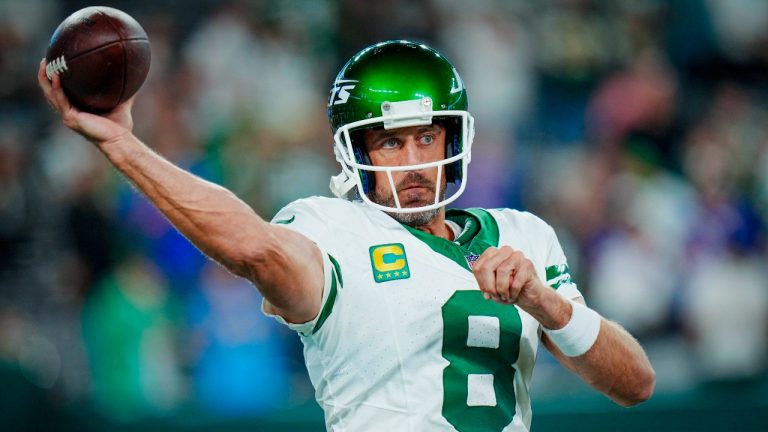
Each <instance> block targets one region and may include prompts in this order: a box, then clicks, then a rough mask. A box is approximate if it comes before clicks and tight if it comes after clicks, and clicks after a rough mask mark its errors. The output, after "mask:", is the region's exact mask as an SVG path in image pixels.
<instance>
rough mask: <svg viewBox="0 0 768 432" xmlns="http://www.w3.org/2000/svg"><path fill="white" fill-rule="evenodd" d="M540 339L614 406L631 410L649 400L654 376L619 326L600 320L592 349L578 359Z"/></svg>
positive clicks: (634, 345) (645, 360)
mask: <svg viewBox="0 0 768 432" xmlns="http://www.w3.org/2000/svg"><path fill="white" fill-rule="evenodd" d="M543 338H544V343H545V345H546V346H547V348H549V350H550V351H551V352H552V353H553V354H554V355H555V356H556V357H558V359H560V361H561V362H562V363H563V364H564V365H565V366H566V367H567V368H569V369H570V370H572V371H573V372H575V373H576V374H578V375H579V376H580V377H582V379H584V381H586V382H587V383H588V384H590V385H591V386H592V387H594V388H595V389H596V390H598V391H600V392H602V393H604V394H605V395H606V396H608V397H610V398H611V399H612V400H614V401H615V402H616V403H618V404H620V405H622V406H632V405H636V404H638V403H641V402H643V401H645V400H647V399H648V398H650V397H651V394H652V393H653V388H654V385H655V382H656V376H655V372H654V371H653V368H652V367H651V364H650V362H649V361H648V358H647V357H646V355H645V352H644V351H643V349H642V347H641V346H640V344H639V343H638V342H637V340H635V338H633V337H632V336H631V335H630V334H629V333H628V332H627V331H626V330H624V329H623V328H622V327H621V326H620V325H618V324H616V323H614V322H611V321H608V320H605V319H602V321H601V324H600V333H599V334H598V337H597V339H596V340H595V343H594V345H592V347H591V348H589V350H588V351H587V352H586V353H584V354H583V355H580V356H577V357H566V356H565V355H563V354H562V352H560V350H559V349H558V348H557V347H556V346H555V345H554V344H553V343H552V341H551V340H549V338H548V337H547V336H546V334H544V335H543Z"/></svg>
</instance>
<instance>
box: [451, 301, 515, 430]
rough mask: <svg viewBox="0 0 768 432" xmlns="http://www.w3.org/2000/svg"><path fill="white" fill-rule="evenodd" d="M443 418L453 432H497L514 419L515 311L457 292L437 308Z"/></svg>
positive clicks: (513, 308)
mask: <svg viewBox="0 0 768 432" xmlns="http://www.w3.org/2000/svg"><path fill="white" fill-rule="evenodd" d="M442 314H443V357H444V358H445V359H446V360H448V363H449V364H448V366H446V368H445V369H444V370H443V417H445V419H446V420H448V422H449V423H450V424H452V425H453V426H454V427H455V428H456V429H457V430H458V431H462V432H463V431H473V430H480V429H482V430H493V431H501V430H502V429H504V428H505V427H506V426H508V425H509V424H510V423H512V419H513V417H514V415H515V405H516V400H515V388H514V377H515V372H516V371H515V368H514V367H512V365H513V364H514V363H515V362H516V361H517V357H518V355H519V352H520V334H521V331H522V322H521V321H520V315H519V313H518V312H517V308H515V307H512V306H505V305H501V304H498V303H495V302H492V301H488V300H485V299H484V298H483V295H482V293H481V292H480V291H456V292H455V293H454V294H453V295H452V296H451V298H450V299H448V301H447V302H446V303H445V304H444V305H443V307H442Z"/></svg>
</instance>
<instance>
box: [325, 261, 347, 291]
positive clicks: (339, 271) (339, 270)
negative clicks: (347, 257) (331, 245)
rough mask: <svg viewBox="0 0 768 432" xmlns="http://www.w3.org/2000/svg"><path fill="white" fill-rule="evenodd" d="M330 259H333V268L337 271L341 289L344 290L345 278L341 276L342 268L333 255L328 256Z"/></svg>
mask: <svg viewBox="0 0 768 432" xmlns="http://www.w3.org/2000/svg"><path fill="white" fill-rule="evenodd" d="M328 258H330V259H331V264H333V267H334V268H335V269H336V275H337V276H338V277H339V288H344V278H343V277H342V276H341V267H339V262H338V261H336V258H334V257H333V255H331V254H328Z"/></svg>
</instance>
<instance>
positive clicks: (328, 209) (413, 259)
mask: <svg viewBox="0 0 768 432" xmlns="http://www.w3.org/2000/svg"><path fill="white" fill-rule="evenodd" d="M38 80H39V83H40V86H41V88H42V90H43V93H44V94H45V96H46V98H47V100H48V101H49V103H50V104H51V105H52V106H53V107H54V108H55V109H56V110H57V111H59V113H60V115H61V117H62V120H63V122H64V124H65V125H67V126H68V127H69V128H71V129H73V130H74V131H76V132H78V133H80V134H81V135H83V136H84V137H85V138H87V139H88V140H89V141H91V142H92V143H93V144H94V145H96V146H97V148H98V149H99V150H101V151H102V152H103V153H104V155H105V156H106V157H107V158H108V159H109V161H110V162H111V163H112V164H114V166H115V167H116V168H117V169H118V170H120V171H121V172H122V173H123V174H124V175H125V176H126V177H128V179H129V180H130V181H131V182H133V183H134V184H135V185H136V186H137V187H138V188H139V189H140V190H141V191H142V192H143V193H144V194H145V195H146V196H147V198H148V199H150V200H151V201H152V202H153V203H154V205H155V206H157V208H158V209H159V210H160V211H162V212H163V213H164V214H165V215H166V217H167V218H168V219H169V220H170V221H171V222H172V223H173V224H174V225H175V226H176V228H177V229H178V230H179V231H180V232H182V233H183V234H184V235H186V236H187V238H189V239H190V240H191V241H192V242H193V243H194V244H195V245H197V247H199V248H200V249H201V250H202V251H203V252H204V253H206V254H207V255H209V256H210V257H212V258H213V259H215V260H217V261H218V262H219V263H221V264H222V265H224V266H225V267H226V268H228V269H229V270H230V271H231V272H232V273H234V274H236V275H239V276H241V277H244V278H247V279H249V280H250V281H252V282H253V283H254V285H255V286H256V287H258V289H259V290H260V291H261V292H262V294H263V296H264V304H263V305H262V308H263V311H264V313H266V314H268V315H271V316H274V317H275V318H276V319H277V320H279V321H281V322H283V323H285V324H286V325H287V326H289V327H290V328H292V329H294V330H295V331H296V332H297V333H298V334H299V336H300V337H301V340H302V341H303V343H304V354H305V360H306V365H307V369H308V371H309V375H310V378H311V380H312V383H313V385H314V386H315V389H316V397H317V400H318V403H319V404H320V405H321V407H322V408H323V410H324V412H325V422H326V427H327V429H328V430H332V431H451V430H455V431H528V430H530V426H531V402H530V395H529V386H530V382H531V376H532V373H533V365H534V362H535V357H536V351H537V349H538V347H539V344H541V345H543V346H544V347H545V348H546V349H548V350H549V351H550V352H551V353H552V354H553V355H554V356H555V357H556V358H557V359H558V360H559V361H560V362H561V363H562V364H563V365H564V366H565V367H567V368H568V369H570V370H571V371H573V372H574V373H576V374H578V375H579V376H580V377H581V378H582V379H584V380H585V381H586V382H587V383H589V384H590V385H591V386H592V387H594V388H595V389H597V390H598V391H600V392H602V393H604V394H605V395H607V396H608V397H609V398H611V399H612V400H614V401H615V402H616V403H618V404H620V405H622V406H631V405H635V404H638V403H640V402H642V401H645V400H646V399H648V398H649V397H650V396H651V394H652V392H653V388H654V384H655V374H654V371H653V369H652V367H651V365H650V364H649V362H648V359H647V358H646V356H645V353H644V352H643V349H642V348H641V347H640V345H639V344H638V343H637V341H636V340H635V339H634V338H633V337H632V336H631V335H629V334H628V333H627V332H626V331H625V330H624V329H623V328H622V327H621V326H619V325H618V324H616V323H613V322H610V321H607V320H605V319H603V318H601V317H600V315H599V314H598V313H597V312H595V311H594V310H592V309H590V308H588V307H587V306H586V305H585V304H584V300H583V298H582V296H581V294H580V292H579V290H578V288H577V287H576V285H575V284H574V283H573V280H572V278H571V275H570V273H569V269H568V264H567V262H566V258H565V255H564V254H563V251H562V249H561V247H560V244H559V242H558V240H557V237H556V235H555V233H554V231H553V229H552V228H551V227H550V226H549V225H547V224H546V223H545V222H544V221H542V220H541V219H539V218H537V217H536V216H534V215H532V214H530V213H525V212H520V211H515V210H510V209H494V210H484V209H467V210H460V209H446V206H447V205H448V204H450V203H451V202H453V201H454V200H456V199H457V198H458V197H459V195H461V193H462V192H463V191H464V188H465V186H466V182H467V167H468V164H469V162H470V158H471V150H472V141H473V138H474V121H473V118H472V116H471V115H470V113H469V111H467V106H468V105H467V93H466V90H465V88H464V84H463V83H462V81H461V78H460V77H459V75H458V73H457V71H456V69H455V68H454V67H453V65H452V64H451V63H450V62H449V61H448V60H447V59H446V58H445V57H444V56H443V55H441V54H440V53H438V52H437V51H435V50H433V49H432V48H430V47H427V46H425V45H423V44H419V43H414V42H409V41H389V42H383V43H379V44H376V45H373V46H370V47H368V48H366V49H364V50H363V51H361V52H359V53H357V54H356V55H355V56H353V57H352V58H351V59H350V60H349V62H347V64H346V65H345V66H344V67H343V68H342V69H341V71H340V72H339V74H338V76H337V77H336V80H335V82H334V83H333V85H332V88H331V90H330V95H329V100H328V116H329V119H330V123H331V128H332V130H333V134H334V152H335V155H336V159H337V160H338V161H339V163H340V164H341V173H340V174H339V175H338V176H335V177H334V178H333V179H332V180H331V190H332V191H333V193H334V195H336V197H335V198H322V197H312V198H305V199H301V200H298V201H295V202H293V203H291V204H289V205H288V206H286V207H285V208H283V209H282V210H281V211H280V212H278V214H277V215H276V216H275V217H274V219H273V220H272V222H271V223H270V222H266V221H265V220H263V219H262V218H260V217H259V216H258V215H257V214H255V213H254V212H253V210H252V209H251V208H250V207H248V206H247V205H246V204H245V203H243V202H242V201H241V200H240V199H238V198H237V197H236V196H234V195H233V194H232V193H231V192H230V191H228V190H226V189H224V188H222V187H220V186H217V185H215V184H212V183H209V182H207V181H204V180H202V179H200V178H197V177H195V176H193V175H192V174H190V173H188V172H186V171H183V170H181V169H180V168H178V167H176V166H174V165H173V164H171V163H169V162H168V161H166V160H165V159H163V158H162V157H160V156H159V155H157V154H156V153H154V152H153V151H152V150H150V149H149V147H147V146H146V145H145V144H143V143H142V142H141V141H139V140H138V139H137V138H136V137H135V136H134V135H133V134H132V132H131V131H132V126H133V123H132V120H131V105H132V102H133V101H132V100H129V101H127V102H126V103H125V104H123V105H121V106H119V107H118V108H117V109H116V110H115V111H113V112H111V113H108V114H106V115H103V116H99V115H93V114H88V113H84V112H80V111H78V110H77V109H76V108H74V107H72V105H71V104H70V103H69V101H68V100H67V98H66V96H65V95H64V93H63V91H62V89H61V84H60V81H59V78H58V76H54V77H53V81H52V82H49V80H48V79H47V78H46V76H45V62H44V61H43V62H41V65H40V72H39V73H38Z"/></svg>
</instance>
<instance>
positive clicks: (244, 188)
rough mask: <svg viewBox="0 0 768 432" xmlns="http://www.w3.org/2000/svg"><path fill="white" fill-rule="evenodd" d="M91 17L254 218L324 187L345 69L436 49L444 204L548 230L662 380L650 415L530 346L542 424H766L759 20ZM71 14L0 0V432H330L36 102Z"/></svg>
mask: <svg viewBox="0 0 768 432" xmlns="http://www.w3.org/2000/svg"><path fill="white" fill-rule="evenodd" d="M100 3H102V4H104V5H110V6H115V7H118V8H121V9H123V10H125V11H126V12H128V13H130V14H131V15H133V16H134V17H135V18H137V19H138V20H139V21H140V22H141V23H142V24H143V26H144V27H145V29H146V30H147V32H148V34H149V36H150V40H151V42H152V51H153V52H152V54H153V59H152V69H151V72H150V76H149V78H148V81H147V82H146V84H145V85H144V87H143V89H142V91H141V93H140V96H139V98H138V100H137V103H136V106H135V109H134V116H135V120H136V130H135V132H136V135H137V136H139V137H140V138H142V139H143V140H145V141H146V142H147V143H149V144H150V145H151V146H152V147H154V148H155V149H156V150H157V151H158V152H160V153H161V154H163V155H164V156H165V157H167V158H168V159H170V160H172V161H173V162H175V163H177V164H179V165H180V166H182V167H184V168H187V169H189V170H191V171H193V172H195V173H196V174H198V175H201V176H203V177H205V178H208V179H210V180H213V181H216V182H218V183H221V184H223V185H225V186H227V187H229V188H231V189H232V190H234V191H235V192H236V193H237V194H238V195H239V196H241V197H242V198H243V199H245V200H246V201H247V202H248V203H249V204H251V205H252V206H253V207H254V208H255V209H256V210H257V211H258V212H259V214H261V215H264V216H265V217H267V218H269V217H271V216H272V215H273V214H274V212H275V211H276V210H277V209H278V208H280V207H281V206H282V205H284V204H286V203H288V202H290V201H291V200H293V199H295V198H297V197H302V196H306V195H311V194H321V195H327V193H328V192H327V184H328V178H329V176H330V175H331V174H334V173H336V172H337V167H336V166H335V162H334V161H333V159H332V158H331V138H330V133H329V128H328V125H327V121H326V118H325V100H326V97H327V91H328V89H329V87H330V83H331V82H332V79H333V75H334V74H335V72H336V71H337V70H338V69H339V67H340V66H341V64H342V62H343V61H344V60H345V59H346V58H348V57H349V56H350V55H351V54H353V53H354V52H356V51H357V50H359V49H361V48H363V47H364V46H366V45H368V44H369V43H371V42H374V41H379V40H384V39H391V38H413V39H417V40H421V41H425V42H428V43H430V44H432V45H434V46H435V47H437V48H438V49H440V50H441V51H443V52H445V53H446V54H447V56H448V57H449V58H450V59H452V61H453V62H454V63H455V64H456V66H457V68H458V69H459V71H460V72H461V73H462V76H463V78H464V80H465V82H466V85H467V87H468V89H469V98H470V110H471V111H472V112H473V114H474V115H475V118H476V123H477V139H476V141H475V152H474V157H473V162H472V164H471V166H470V167H471V169H470V172H469V178H470V181H469V188H468V190H467V192H465V194H464V197H463V198H462V200H461V203H460V205H462V206H486V207H502V206H503V207H515V208H521V209H526V210H530V211H533V212H535V213H537V214H539V215H540V216H542V217H543V218H545V219H546V220H548V221H549V222H550V223H551V224H553V225H554V226H555V227H556V229H557V231H558V233H559V235H560V240H561V242H562V244H563V246H564V248H565V250H566V253H567V255H568V256H569V260H570V266H571V268H572V269H573V272H572V273H574V274H575V275H576V278H577V281H578V282H579V284H580V287H581V289H582V290H583V291H584V293H585V295H586V297H587V300H588V302H589V303H590V304H591V305H592V306H593V307H595V308H596V309H597V310H599V311H600V312H602V313H603V314H604V315H605V316H607V317H609V318H611V319H614V320H616V321H618V322H620V323H622V324H623V325H624V326H625V327H627V328H628V329H629V330H630V331H632V333H633V334H634V335H636V336H637V337H638V338H639V339H640V340H641V342H642V343H643V345H644V346H645V348H646V350H647V352H648V354H649V356H650V358H651V361H652V363H653V364H654V366H655V368H656V371H657V376H658V378H657V387H656V394H655V396H654V397H653V399H651V400H650V401H649V402H647V403H645V404H644V405H642V406H640V407H637V408H632V409H630V410H624V409H621V408H618V407H616V406H614V405H613V404H612V403H610V402H609V401H608V400H607V399H606V398H604V397H603V396H601V395H599V394H596V393H595V392H594V391H591V390H590V389H588V388H587V387H586V386H585V385H584V384H582V383H581V382H580V381H579V380H578V379H577V378H575V377H574V376H573V375H570V374H568V373H567V372H565V371H564V370H563V369H562V368H561V367H559V366H558V365H557V364H555V362H554V361H553V360H552V358H551V357H549V356H548V355H546V354H545V353H542V354H541V355H540V357H539V359H538V364H537V368H536V371H535V373H534V385H533V390H532V392H533V394H532V397H533V406H534V420H533V428H534V430H536V431H548V430H563V429H566V428H567V429H568V430H572V431H573V430H592V431H596V430H619V429H621V430H624V431H633V430H638V431H639V430H643V431H646V430H702V431H703V430H758V429H761V428H764V427H765V425H766V424H768V414H767V413H768V380H767V379H766V369H767V366H768V363H767V362H766V357H767V355H768V277H767V276H768V274H767V273H768V266H766V263H768V259H767V258H768V255H767V253H766V229H765V228H766V221H767V220H768V103H767V102H766V97H765V96H766V90H768V86H767V85H766V84H768V80H767V78H768V75H767V74H766V73H767V72H768V2H765V1H763V0H675V1H660V0H655V1H643V2H636V1H632V0H616V1H609V0H604V1H600V0H544V1H502V0H482V1H460V0H434V1H406V0H390V1H386V2H383V1H382V2H378V1H357V0H341V1H331V0H285V1H278V0H271V1H270V0H262V1H203V0H193V1H189V0H187V1H182V0H170V1H150V0H138V1H127V0H125V1H102V2H100ZM87 5H88V4H86V3H84V2H81V1H74V0H69V1H64V0H63V1H59V2H56V1H49V0H25V1H23V2H17V1H11V0H0V98H1V99H0V100H1V102H0V386H1V387H2V391H0V424H1V425H3V426H4V427H3V429H4V430H106V429H109V430H168V431H188V430H222V431H227V430H270V431H271V430H275V431H279V430H286V431H287V430H290V431H299V430H322V429H323V426H322V414H321V412H320V410H319V408H318V407H317V405H316V403H315V402H314V399H313V393H312V388H311V385H310V384H309V382H308V380H307V377H306V373H305V372H304V366H303V362H302V355H301V347H300V343H299V341H298V339H297V338H296V337H295V335H293V334H291V333H290V332H289V331H287V330H286V329H284V328H282V327H280V326H278V325H277V324H276V323H273V322H271V321H270V320H268V319H266V318H264V317H263V316H261V314H260V313H259V311H258V310H259V308H258V305H259V302H260V298H259V296H258V293H257V291H256V290H254V289H252V288H251V287H250V286H248V284H246V283H245V282H243V281H240V280H237V279H234V278H232V277H230V276H229V275H228V274H227V273H226V272H224V271H223V270H221V269H220V268H218V267H217V266H215V265H212V264H211V263H210V262H208V261H207V260H206V259H204V258H203V257H202V256H201V255H200V254H199V253H198V252H197V251H196V250H195V249H194V248H193V247H191V246H190V245H189V244H187V242H186V241H185V240H184V239H183V238H182V237H180V236H179V235H178V234H177V233H175V232H174V231H173V230H172V229H171V227H170V226H169V225H168V224H167V222H166V221H165V220H164V219H163V218H162V217H161V216H159V215H158V214H157V213H156V212H155V211H154V210H153V209H152V208H151V207H150V206H149V205H148V204H147V203H146V202H145V201H144V200H143V199H142V198H141V197H140V196H138V195H137V194H136V193H135V191H134V190H132V189H131V188H130V187H129V186H128V185H127V184H126V183H125V182H124V181H123V180H122V179H120V178H119V176H118V175H116V173H115V171H114V170H113V169H112V168H110V167H109V166H108V164H107V163H106V161H105V160H104V159H103V158H102V157H101V156H100V155H99V154H97V152H96V151H94V149H93V148H92V147H91V146H89V145H87V144H85V143H83V142H81V141H82V140H81V139H80V138H78V137H76V136H75V135H74V134H72V133H70V132H69V131H67V130H65V129H64V128H63V126H62V125H61V123H60V121H58V120H57V118H56V116H55V115H54V113H52V112H51V110H50V109H49V108H48V106H47V105H46V104H45V103H44V101H43V98H42V96H41V95H40V94H39V91H38V89H37V87H36V82H35V79H34V77H35V71H36V69H37V65H38V62H39V59H40V58H41V57H42V56H43V54H44V52H45V48H46V46H47V41H48V38H49V37H50V34H51V33H52V31H53V29H54V28H55V27H56V25H58V23H59V22H60V21H61V20H62V19H63V18H64V17H65V16H67V15H69V14H70V13H71V12H73V11H75V10H77V9H79V8H81V7H84V6H87ZM372 343H374V342H372ZM763 430H764V429H763Z"/></svg>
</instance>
